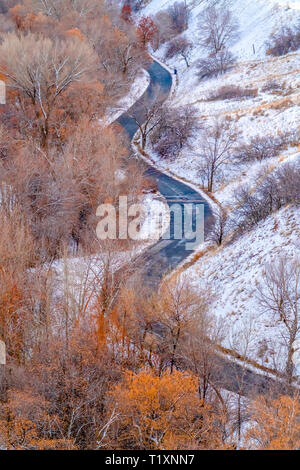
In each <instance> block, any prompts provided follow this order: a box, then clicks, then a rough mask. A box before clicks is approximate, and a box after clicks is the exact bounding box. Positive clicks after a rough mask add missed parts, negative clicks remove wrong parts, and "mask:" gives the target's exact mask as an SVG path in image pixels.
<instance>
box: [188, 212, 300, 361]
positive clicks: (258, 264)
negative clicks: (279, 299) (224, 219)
mask: <svg viewBox="0 0 300 470" xmlns="http://www.w3.org/2000/svg"><path fill="white" fill-rule="evenodd" d="M299 240H300V210H295V209H294V208H293V207H287V208H284V209H282V210H281V211H279V212H278V213H277V214H275V215H272V216H270V217H269V218H268V219H267V220H265V221H263V222H261V223H260V224H259V225H258V226H257V227H256V228H255V229H253V230H252V231H251V232H250V233H249V234H245V235H243V236H242V237H241V238H240V239H239V240H237V241H236V242H234V243H232V244H229V245H227V246H225V247H222V248H216V249H214V250H213V251H211V252H208V253H207V254H206V255H204V256H203V257H202V258H201V259H200V260H199V261H198V262H197V263H195V264H194V265H193V266H191V267H190V268H188V270H187V271H186V275H187V276H188V277H189V278H190V279H191V280H192V283H193V285H194V286H195V287H197V288H201V289H202V288H203V287H205V286H206V285H207V284H208V285H209V286H210V288H211V289H212V292H213V303H212V306H211V308H212V312H214V314H215V315H216V316H217V317H219V318H222V319H223V321H224V328H225V337H224V342H223V345H224V346H226V347H229V348H232V349H235V350H237V352H239V353H241V354H244V353H245V341H244V340H245V335H246V334H247V336H248V339H249V349H248V350H247V355H248V356H249V357H250V358H252V359H255V360H257V361H258V362H260V363H261V364H263V365H265V366H268V367H273V366H274V365H276V366H280V367H282V366H283V363H284V360H285V359H286V355H285V353H284V350H285V347H284V339H283V336H282V334H283V333H284V331H285V329H284V325H283V323H282V322H280V321H279V319H276V318H275V317H274V316H273V315H272V314H271V313H270V312H266V311H264V310H263V309H261V308H259V306H258V304H259V302H258V289H257V288H258V285H259V284H260V283H261V282H262V275H263V273H264V271H265V269H266V266H267V265H268V264H269V263H271V264H272V263H274V262H276V260H278V258H279V256H283V257H285V259H286V260H291V259H293V258H294V257H295V256H298V257H300V241H299ZM243 339H244V340H243Z"/></svg>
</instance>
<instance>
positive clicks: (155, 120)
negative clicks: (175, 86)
mask: <svg viewBox="0 0 300 470" xmlns="http://www.w3.org/2000/svg"><path fill="white" fill-rule="evenodd" d="M152 94H153V96H155V102H154V101H153V100H151V97H149V96H148V95H144V96H143V97H142V98H141V100H140V102H139V105H138V107H134V108H133V110H131V111H129V115H130V116H131V117H132V119H133V120H134V121H135V122H136V124H137V126H138V128H139V131H140V135H141V139H142V141H141V144H142V149H144V148H145V147H146V144H147V139H148V136H149V135H150V134H151V133H152V132H153V131H154V129H155V128H156V127H157V126H158V125H159V123H160V122H161V120H162V113H161V109H162V104H163V101H164V97H163V96H162V92H161V89H160V88H159V87H155V88H154V90H153V92H152Z"/></svg>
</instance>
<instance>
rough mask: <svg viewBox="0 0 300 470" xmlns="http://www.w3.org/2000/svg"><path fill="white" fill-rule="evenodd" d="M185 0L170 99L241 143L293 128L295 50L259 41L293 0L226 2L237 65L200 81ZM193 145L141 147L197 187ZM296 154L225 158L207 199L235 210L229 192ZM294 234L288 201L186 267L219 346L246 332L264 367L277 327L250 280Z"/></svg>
mask: <svg viewBox="0 0 300 470" xmlns="http://www.w3.org/2000/svg"><path fill="white" fill-rule="evenodd" d="M172 3H174V0H168V1H165V2H162V1H159V0H152V1H151V2H149V4H148V5H147V7H146V8H145V9H144V10H143V11H142V14H143V15H155V14H156V13H157V12H158V11H160V10H162V9H165V8H166V7H167V6H169V5H171V4H172ZM187 3H188V4H189V5H190V6H191V19H190V23H189V28H188V30H187V31H186V32H185V33H184V35H185V36H186V37H188V39H189V40H190V41H191V42H192V43H193V45H194V48H193V52H192V55H191V59H190V67H189V68H187V67H186V65H185V63H184V61H183V60H180V59H179V58H178V57H177V58H175V59H172V60H169V61H168V65H169V66H170V67H176V68H177V70H178V75H179V84H178V87H177V89H176V93H175V94H174V95H173V96H172V98H171V100H170V105H171V106H179V105H182V104H192V105H194V106H195V107H196V108H197V110H198V113H199V118H200V119H201V120H202V122H204V123H209V122H211V121H212V120H213V119H215V118H218V119H220V118H224V119H226V122H227V123H228V127H230V128H231V129H233V130H234V132H235V134H236V136H237V140H238V141H239V142H241V143H249V140H250V138H251V137H254V136H271V137H272V136H274V137H275V136H280V135H284V134H285V133H287V132H291V131H297V130H298V131H299V122H300V50H299V51H297V52H293V53H290V54H287V55H286V56H282V57H271V56H267V55H266V46H265V43H266V41H267V40H268V38H269V36H270V34H271V33H274V32H275V31H276V30H277V29H278V27H280V26H282V25H285V26H290V25H294V24H296V23H297V22H298V21H299V20H300V1H291V2H289V1H278V0H277V1H276V0H253V1H249V0H231V2H230V4H231V10H232V12H233V14H234V15H235V16H236V17H237V19H238V20H239V23H240V37H239V39H238V40H237V41H236V42H235V44H233V45H232V47H231V51H232V52H233V53H234V55H235V56H236V57H237V64H236V65H235V66H234V68H233V69H232V70H231V71H228V72H227V73H226V74H224V75H222V76H219V77H216V78H213V79H206V80H202V81H200V80H199V78H198V77H197V74H196V72H197V69H196V62H197V60H198V59H200V58H202V57H205V56H206V54H205V53H204V51H202V50H201V48H200V46H199V45H198V44H197V37H198V34H199V31H198V26H197V25H198V15H199V14H200V13H201V11H202V9H203V8H205V6H206V5H207V2H206V1H205V0H204V1H202V2H200V1H195V0H194V1H192V0H190V1H188V2H187ZM254 51H255V52H254ZM164 53H165V46H164V45H163V46H162V47H161V48H160V49H159V50H157V51H155V55H156V56H157V57H158V58H160V59H161V60H163V61H164ZM269 81H276V82H277V83H278V84H279V87H278V90H272V91H264V90H263V88H264V86H265V85H266V83H268V82H269ZM224 85H239V86H240V87H242V88H251V89H254V90H257V94H256V96H255V97H254V98H250V99H249V98H246V99H242V100H225V101H224V100H223V101H222V100H218V101H211V100H208V98H209V97H210V95H211V94H212V92H215V91H216V89H218V88H219V87H221V86H224ZM200 146H201V135H199V136H196V137H195V139H194V141H193V143H192V148H190V149H188V150H184V151H183V152H182V154H181V155H180V157H179V158H178V159H176V160H175V161H161V160H160V159H159V157H158V156H157V155H155V154H154V153H153V151H151V147H150V146H148V148H147V152H148V153H150V154H151V158H152V159H153V160H155V162H156V164H157V165H158V166H159V167H160V168H163V169H165V170H168V171H170V172H172V173H173V174H176V175H178V176H180V177H183V178H185V179H186V180H189V181H190V182H192V183H193V184H196V185H197V184H198V185H200V184H201V180H200V178H199V174H198V171H197V168H198V166H199V157H198V156H197V152H198V150H199V147H200ZM299 157H300V146H299V142H298V141H297V140H296V141H295V142H294V143H293V145H292V146H290V147H287V148H286V149H285V150H283V151H282V152H281V153H280V155H279V156H278V157H275V158H273V159H270V160H267V161H265V162H264V163H262V164H261V163H255V164H247V165H243V166H241V165H238V166H237V165H233V164H231V163H230V162H229V163H228V165H227V166H225V168H224V171H223V173H222V174H221V175H220V177H219V179H218V181H217V182H216V186H215V192H214V197H215V198H216V199H217V200H218V201H219V202H221V203H222V204H223V205H224V206H226V208H227V210H229V211H230V210H231V209H233V208H234V207H233V199H232V196H233V192H234V191H235V190H236V188H237V187H238V186H239V185H240V184H241V183H245V182H247V184H249V185H251V186H252V187H253V188H255V187H256V185H257V184H258V181H259V180H258V177H259V175H260V174H261V173H262V169H263V168H264V167H265V169H267V170H268V172H271V171H273V170H274V169H276V168H277V167H278V166H279V165H282V164H284V163H285V162H286V161H289V160H292V159H293V160H294V159H298V158H299ZM299 236H300V209H299V208H295V207H287V208H284V209H282V210H281V211H280V212H278V213H275V214H273V215H272V216H270V217H269V218H268V219H267V220H265V221H263V222H261V223H260V224H259V225H258V226H257V227H256V228H254V229H253V230H252V231H251V232H250V233H248V234H245V235H243V236H242V237H241V238H240V239H238V240H237V241H235V242H234V243H232V244H230V245H227V246H224V247H221V248H218V249H217V248H216V249H214V250H212V251H209V252H208V253H207V254H206V255H204V256H202V257H201V258H200V259H199V260H198V261H197V262H195V263H194V264H193V265H192V266H191V267H189V268H188V270H187V272H186V274H187V275H188V277H189V278H191V279H192V282H193V284H194V285H195V286H196V287H199V289H203V287H204V286H205V285H206V284H209V286H210V287H211V289H212V290H213V295H214V300H213V304H212V311H213V312H214V313H215V315H216V317H219V318H222V319H223V321H224V327H225V329H226V334H225V337H224V341H223V344H224V345H225V346H227V347H230V348H232V349H235V350H237V351H238V352H240V353H241V354H244V353H245V339H246V338H248V339H249V348H248V350H247V355H248V356H249V357H250V358H252V359H254V360H256V361H257V362H260V363H261V364H263V365H266V366H268V367H273V366H274V367H275V366H276V367H279V368H283V366H284V361H285V359H286V353H285V346H284V339H283V332H284V327H283V326H282V324H281V323H280V322H278V321H277V320H276V319H275V318H274V317H273V316H272V315H270V313H268V312H263V311H261V309H260V308H259V307H258V300H257V297H256V293H257V286H258V285H259V284H260V283H261V282H262V274H263V272H264V270H265V268H266V265H267V264H268V263H272V262H274V261H275V260H276V259H277V258H278V256H279V255H281V256H284V257H285V258H286V259H287V260H289V259H292V258H294V257H295V256H300V243H299ZM202 249H203V247H202ZM186 274H184V275H186ZM299 373H300V371H299Z"/></svg>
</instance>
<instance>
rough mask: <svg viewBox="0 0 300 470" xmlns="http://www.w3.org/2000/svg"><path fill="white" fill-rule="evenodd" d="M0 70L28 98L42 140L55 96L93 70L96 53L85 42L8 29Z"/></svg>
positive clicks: (9, 83)
mask: <svg viewBox="0 0 300 470" xmlns="http://www.w3.org/2000/svg"><path fill="white" fill-rule="evenodd" d="M0 54H1V57H2V61H3V64H4V66H3V67H2V69H1V72H2V73H3V75H4V76H5V77H7V79H8V86H9V87H11V88H12V89H14V90H17V91H18V92H20V93H21V95H23V96H24V97H27V98H29V100H30V102H31V104H32V105H33V106H34V109H35V114H36V120H37V121H39V122H40V132H41V143H42V146H43V147H45V146H46V145H47V141H48V136H49V120H50V117H51V114H52V112H53V110H54V108H55V105H56V102H57V100H58V98H59V97H60V96H61V95H62V94H63V93H64V92H65V91H66V90H67V89H68V87H69V86H70V85H71V84H72V83H74V82H79V81H81V80H83V79H84V78H86V77H87V75H88V74H89V73H91V72H92V71H93V67H94V64H95V57H94V55H93V53H92V51H91V49H90V47H89V46H88V44H87V43H85V42H82V41H79V40H76V39H68V40H66V41H59V40H55V41H52V40H51V39H48V38H42V37H39V36H36V35H34V34H31V33H29V34H27V35H16V34H14V33H8V34H7V35H6V36H5V39H4V41H3V42H2V44H1V46H0Z"/></svg>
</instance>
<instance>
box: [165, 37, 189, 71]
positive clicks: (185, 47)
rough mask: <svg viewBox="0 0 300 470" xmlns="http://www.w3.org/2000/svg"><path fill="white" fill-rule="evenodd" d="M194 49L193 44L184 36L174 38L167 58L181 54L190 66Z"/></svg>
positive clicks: (166, 55)
mask: <svg viewBox="0 0 300 470" xmlns="http://www.w3.org/2000/svg"><path fill="white" fill-rule="evenodd" d="M192 49H193V44H192V43H191V42H190V41H189V40H188V39H187V38H186V37H184V36H181V37H179V38H175V39H173V40H172V41H171V42H170V43H169V44H168V47H167V50H166V54H165V58H166V59H172V58H173V57H175V56H177V55H179V56H180V57H182V59H184V61H185V63H186V66H187V67H189V66H190V64H189V58H190V54H191V52H192Z"/></svg>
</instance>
